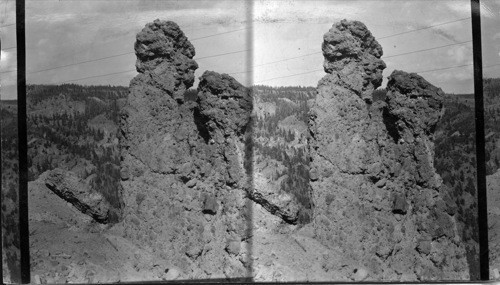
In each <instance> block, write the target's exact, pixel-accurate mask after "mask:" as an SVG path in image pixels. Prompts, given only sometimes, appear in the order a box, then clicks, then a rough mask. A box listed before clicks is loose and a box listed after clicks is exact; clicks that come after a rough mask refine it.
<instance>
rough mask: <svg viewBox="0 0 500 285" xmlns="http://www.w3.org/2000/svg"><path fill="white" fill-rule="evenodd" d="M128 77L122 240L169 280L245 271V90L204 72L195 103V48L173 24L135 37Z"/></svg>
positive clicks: (153, 25) (151, 28) (248, 100)
mask: <svg viewBox="0 0 500 285" xmlns="http://www.w3.org/2000/svg"><path fill="white" fill-rule="evenodd" d="M135 50H136V54H137V63H136V67H137V71H138V72H139V74H138V75H137V76H136V77H135V78H134V79H133V80H132V81H131V83H130V94H129V96H128V99H127V105H126V106H125V108H124V109H123V112H122V115H121V118H122V122H121V130H122V137H121V141H120V143H121V147H122V171H121V173H122V186H123V197H124V202H125V213H124V216H123V222H122V223H121V227H122V228H123V235H124V236H125V237H127V238H129V239H131V240H133V241H135V242H136V243H137V244H140V245H141V246H145V247H149V248H151V249H152V250H153V251H154V252H156V254H159V255H160V256H161V257H162V258H164V260H166V261H167V263H170V264H171V266H172V267H175V268H177V269H178V270H177V269H176V270H177V271H176V272H177V273H178V274H177V275H178V278H180V279H187V278H226V277H231V278H233V277H245V276H248V275H249V271H250V268H251V264H250V263H249V259H248V251H249V250H250V246H249V241H248V238H249V234H250V231H249V229H250V214H249V213H250V212H249V209H248V206H247V205H248V203H249V202H250V200H248V198H246V195H245V193H246V191H247V189H248V182H249V179H248V178H247V171H246V170H245V165H246V163H247V162H246V161H247V158H248V157H247V156H248V155H245V154H246V150H247V143H246V140H245V136H244V134H245V133H246V129H247V125H248V122H249V120H250V113H251V109H252V100H251V94H250V91H249V90H248V89H246V88H245V87H243V86H242V85H241V84H239V83H238V82H237V81H236V80H234V79H233V78H232V77H230V76H228V75H225V74H222V75H221V74H218V73H216V72H210V71H207V72H205V73H204V74H203V75H202V76H201V78H200V84H199V87H198V91H199V93H198V99H197V101H196V102H194V101H191V100H184V93H185V91H186V90H187V89H188V88H189V87H191V86H192V85H193V82H194V71H195V69H196V68H197V64H196V62H195V61H194V60H193V56H194V55H195V50H194V48H193V46H192V45H191V43H190V42H189V40H188V39H187V37H186V36H185V35H184V33H183V32H182V31H181V30H180V29H179V27H178V26H177V24H175V23H174V22H166V21H159V20H156V21H154V22H153V23H149V24H147V25H146V27H145V28H144V29H143V30H142V31H141V32H140V33H139V34H138V35H137V41H136V43H135Z"/></svg>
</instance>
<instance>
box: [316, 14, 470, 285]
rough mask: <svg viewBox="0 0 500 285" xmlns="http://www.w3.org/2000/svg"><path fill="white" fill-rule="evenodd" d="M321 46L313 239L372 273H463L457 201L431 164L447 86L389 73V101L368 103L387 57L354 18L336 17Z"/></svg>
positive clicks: (383, 276)
mask: <svg viewBox="0 0 500 285" xmlns="http://www.w3.org/2000/svg"><path fill="white" fill-rule="evenodd" d="M323 54H324V56H325V63H324V67H325V71H326V72H327V74H326V75H325V76H324V77H323V79H321V80H320V81H319V83H318V95H317V98H316V101H315V103H314V105H313V107H312V109H311V113H310V121H309V128H310V133H311V138H310V141H309V145H310V154H311V158H312V162H311V173H314V174H315V175H312V176H311V186H312V193H313V202H314V205H315V207H314V221H313V224H314V225H315V235H316V238H318V239H319V240H320V241H321V242H322V243H323V244H325V245H327V246H328V247H330V248H334V249H338V250H340V251H342V252H343V253H344V255H345V260H346V262H347V263H352V264H358V265H362V266H363V267H364V268H365V269H366V272H365V273H366V276H363V278H366V279H368V280H387V281H389V280H392V281H394V280H402V281H409V280H444V279H449V280H451V279H453V280H456V279H468V277H469V274H468V271H467V270H468V265H467V261H466V257H465V249H464V245H463V242H462V237H460V236H459V235H458V231H457V227H456V224H457V220H456V219H455V217H454V210H453V209H456V205H454V203H453V202H452V201H451V199H446V197H447V189H446V188H445V187H444V186H442V185H441V178H440V177H439V175H438V174H437V173H436V171H435V169H434V166H433V148H434V145H433V142H432V140H433V131H434V128H435V126H436V123H437V122H438V120H439V118H440V117H441V114H442V99H443V98H442V97H443V92H442V91H441V90H440V89H439V88H437V87H434V86H432V85H431V84H430V83H428V82H427V81H425V79H423V78H422V77H420V76H419V75H416V74H408V73H405V72H402V71H394V72H393V73H392V75H391V76H390V77H389V83H388V85H387V91H388V93H387V99H386V100H385V102H384V101H377V102H373V103H372V100H371V94H372V92H373V91H374V90H375V89H376V88H377V87H379V86H380V84H381V82H382V70H383V69H384V68H385V64H384V62H383V61H382V60H381V59H380V57H381V56H382V49H381V47H380V45H379V44H378V43H377V41H376V40H375V39H374V38H373V36H372V35H371V33H370V32H369V31H368V29H367V28H366V26H365V25H363V24H362V23H360V22H356V21H345V20H344V21H341V22H340V23H337V24H335V25H334V26H333V27H332V28H331V29H330V31H329V32H328V33H326V34H325V36H324V43H323ZM445 201H446V202H445ZM324 220H328V221H330V223H329V224H330V225H331V226H330V227H325V226H324V225H323V224H324V223H322V221H324Z"/></svg>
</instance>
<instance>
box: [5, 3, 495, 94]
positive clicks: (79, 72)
mask: <svg viewBox="0 0 500 285" xmlns="http://www.w3.org/2000/svg"><path fill="white" fill-rule="evenodd" d="M481 2H482V3H483V7H482V16H483V17H482V28H483V34H482V37H483V59H484V61H483V63H484V65H485V66H489V65H494V64H500V31H499V30H498V27H500V0H495V1H492V0H489V1H485V0H483V1H481ZM0 16H2V17H1V18H0V19H1V20H0V26H2V28H1V31H0V36H1V38H2V54H1V62H0V72H2V73H1V74H0V75H1V77H0V79H1V84H2V92H1V96H2V99H9V98H15V88H14V86H15V82H16V77H15V72H6V71H9V70H14V69H15V68H16V60H15V57H16V51H15V49H9V50H5V51H4V50H3V49H4V48H9V47H13V46H15V44H16V43H15V26H6V25H9V24H11V23H14V22H15V6H14V1H8V0H3V1H2V2H1V4H0ZM469 17H470V0H463V1H462V0H453V1H430V0H420V1H419V0H411V1H401V0H397V1H386V0H367V1H347V0H342V1H332V0H328V1H307V0H302V1H296V0H278V1H269V0H266V1H257V0H256V1H252V2H250V1H237V0H229V1H214V0H207V1H201V0H197V1H164V0H162V1H154V0H145V1H127V0H125V1H123V0H121V1H109V0H107V1H104V0H103V1H98V0H93V1H81V0H80V1H71V0H60V1H59V0H56V1H50V0H49V1H47V0H39V1H37V0H32V1H29V0H27V1H26V46H27V50H26V53H27V73H28V74H27V79H28V83H40V84H59V83H65V82H67V83H78V84H95V85H99V84H106V85H107V84H111V85H125V86H127V85H128V84H129V82H130V79H131V78H132V77H133V76H135V74H136V72H135V66H134V64H135V55H134V53H133V44H134V41H135V35H136V34H137V32H139V31H140V30H141V29H142V28H143V27H144V25H145V24H146V23H148V22H151V21H153V20H154V19H157V18H159V19H162V20H173V21H175V22H177V23H178V24H179V26H180V27H181V28H182V29H183V31H184V32H185V34H186V35H187V37H188V38H189V39H190V40H191V41H192V43H193V45H194V46H195V48H196V56H195V60H196V61H197V62H198V64H199V66H200V67H199V69H198V70H197V72H196V76H197V77H198V76H200V75H201V74H202V73H203V72H204V71H205V70H214V71H217V72H221V73H229V74H231V75H232V76H234V77H235V78H236V79H237V80H239V81H240V82H242V83H243V84H246V85H250V84H252V83H253V84H266V85H272V86H283V85H302V86H305V85H307V86H316V85H317V82H318V80H319V79H320V78H321V77H322V76H323V75H324V71H322V62H323V56H322V54H321V43H322V37H323V34H324V33H325V32H327V31H328V29H329V28H330V27H331V26H332V24H333V23H335V22H337V21H339V20H341V19H350V20H359V21H362V22H363V23H365V24H366V25H367V27H368V28H369V29H370V30H371V32H372V33H373V35H374V36H375V37H376V38H377V39H378V40H379V42H380V44H381V45H382V47H383V49H384V56H383V57H382V58H383V59H384V60H385V62H386V64H387V69H386V70H385V72H384V76H385V77H387V76H388V75H389V74H390V73H391V72H392V71H393V70H394V69H401V70H405V71H408V72H419V71H428V70H434V69H443V68H448V67H455V66H461V65H469V64H472V43H471V42H470V41H471V40H472V38H471V21H470V19H467V18H469ZM452 21H454V22H452ZM446 22H451V23H448V24H444V25H440V24H442V23H446ZM434 25H436V26H435V27H433V28H430V29H422V28H426V27H429V26H434ZM4 26H5V27H4ZM416 29H422V30H419V31H415V32H409V33H408V31H411V30H416ZM405 32H406V33H405ZM400 33H403V34H400ZM396 34H400V35H396ZM441 46H444V47H441ZM437 47H441V48H437ZM434 48H436V49H434ZM425 49H430V50H427V51H422V52H415V53H411V52H414V51H419V50H425ZM405 53H410V54H405ZM401 54H405V55H401ZM216 55H220V56H216ZM211 56H213V57H211ZM206 57H208V58H206ZM290 58H292V59H290ZM97 59H101V60H97ZM77 63H80V64H77ZM101 75H102V76H101ZM421 75H422V76H424V77H425V78H426V79H427V80H429V81H430V82H431V83H433V84H435V85H437V86H439V87H441V88H443V90H444V91H445V92H453V93H472V90H473V74H472V66H471V65H469V66H464V67H458V68H451V69H444V70H437V71H432V72H423V73H421ZM484 75H485V77H500V65H496V66H493V67H490V68H485V70H484ZM252 80H253V81H252ZM385 81H386V80H384V84H385ZM196 83H197V82H196ZM196 83H195V84H196Z"/></svg>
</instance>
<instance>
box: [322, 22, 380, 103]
mask: <svg viewBox="0 0 500 285" xmlns="http://www.w3.org/2000/svg"><path fill="white" fill-rule="evenodd" d="M322 50H323V55H324V57H325V62H324V63H323V67H324V69H325V72H326V73H330V74H335V75H337V77H338V78H339V82H338V84H342V85H343V86H344V87H346V88H347V89H350V90H352V91H353V92H355V93H356V94H357V95H359V96H361V98H362V99H365V100H371V93H372V91H373V90H374V89H376V88H377V87H376V86H380V84H381V83H382V70H383V69H384V68H385V63H384V61H382V60H381V59H380V57H381V56H382V54H383V53H382V47H381V46H380V45H379V43H378V42H377V41H376V40H375V38H374V37H373V36H372V35H371V33H370V31H368V29H367V28H366V27H365V25H364V24H362V23H360V22H357V21H352V22H351V21H342V22H340V23H338V24H337V25H335V28H333V29H330V31H328V33H326V34H325V35H324V36H323V45H322Z"/></svg>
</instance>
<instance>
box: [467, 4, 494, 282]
mask: <svg viewBox="0 0 500 285" xmlns="http://www.w3.org/2000/svg"><path fill="white" fill-rule="evenodd" d="M479 1H480V0H471V14H472V47H473V53H474V98H475V104H476V105H475V112H476V163H477V206H478V207H477V208H478V226H479V270H480V279H481V280H488V279H489V275H490V274H489V256H488V210H487V203H486V202H487V200H486V199H487V197H486V196H487V195H486V161H485V143H484V139H485V138H484V103H483V62H482V48H481V14H480V3H479Z"/></svg>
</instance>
